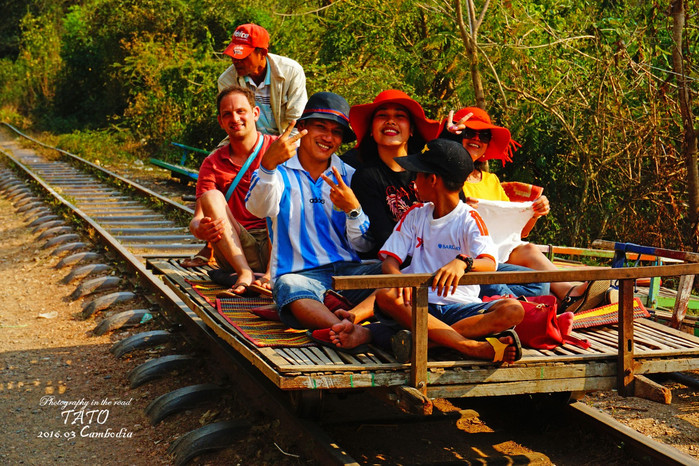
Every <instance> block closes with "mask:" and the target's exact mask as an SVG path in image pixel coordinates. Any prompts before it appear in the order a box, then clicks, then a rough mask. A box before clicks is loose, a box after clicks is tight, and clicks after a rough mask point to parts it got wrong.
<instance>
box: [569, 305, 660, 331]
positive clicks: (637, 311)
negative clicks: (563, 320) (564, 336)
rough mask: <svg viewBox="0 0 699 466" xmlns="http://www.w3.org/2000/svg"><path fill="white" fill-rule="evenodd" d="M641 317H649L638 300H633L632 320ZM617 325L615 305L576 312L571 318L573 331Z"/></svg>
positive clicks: (616, 308) (617, 313) (617, 316)
mask: <svg viewBox="0 0 699 466" xmlns="http://www.w3.org/2000/svg"><path fill="white" fill-rule="evenodd" d="M642 317H650V314H649V313H648V311H647V310H646V308H645V307H644V306H643V303H642V302H641V300H640V299H639V298H634V299H633V318H634V320H636V319H640V318H642ZM617 323H619V305H618V304H617V303H614V304H607V305H606V306H602V307H597V308H594V309H588V310H587V311H582V312H578V313H577V314H575V317H573V329H579V328H589V327H597V326H600V325H613V324H617Z"/></svg>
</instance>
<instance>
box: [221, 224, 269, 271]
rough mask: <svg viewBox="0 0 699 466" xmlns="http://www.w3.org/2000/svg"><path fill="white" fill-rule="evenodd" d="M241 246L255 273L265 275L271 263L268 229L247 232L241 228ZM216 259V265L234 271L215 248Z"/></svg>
mask: <svg viewBox="0 0 699 466" xmlns="http://www.w3.org/2000/svg"><path fill="white" fill-rule="evenodd" d="M239 238H240V245H241V246H242V247H243V253H244V254H245V260H246V261H247V262H248V265H249V266H250V268H251V269H252V271H253V272H257V273H264V272H266V271H267V264H268V263H269V236H268V235H267V229H266V228H258V229H254V230H246V229H245V228H243V227H242V226H241V227H240V236H239ZM214 257H215V258H216V263H218V266H219V267H220V268H221V269H223V270H228V271H233V266H232V265H230V264H229V263H228V261H227V260H226V258H225V257H224V256H223V254H221V253H220V252H219V251H218V248H216V247H215V246H214Z"/></svg>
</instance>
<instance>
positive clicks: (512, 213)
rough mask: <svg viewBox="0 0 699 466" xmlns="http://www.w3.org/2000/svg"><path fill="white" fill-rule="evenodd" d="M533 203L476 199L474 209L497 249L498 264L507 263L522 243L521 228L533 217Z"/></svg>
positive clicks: (523, 242)
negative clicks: (476, 202) (479, 215)
mask: <svg viewBox="0 0 699 466" xmlns="http://www.w3.org/2000/svg"><path fill="white" fill-rule="evenodd" d="M532 204H533V202H531V201H530V202H508V201H486V200H483V199H478V205H477V206H476V209H477V210H478V213H479V214H481V217H482V218H483V221H484V222H485V225H486V226H487V227H488V233H489V234H490V237H491V238H493V241H494V242H495V245H496V246H497V248H498V256H497V258H496V259H497V261H498V263H499V264H500V263H503V262H507V259H509V257H510V254H511V253H512V251H514V250H515V248H516V247H517V246H520V245H522V244H527V242H526V241H522V228H524V226H525V225H526V224H527V222H528V221H529V219H531V218H532V216H533V215H534V209H533V208H532Z"/></svg>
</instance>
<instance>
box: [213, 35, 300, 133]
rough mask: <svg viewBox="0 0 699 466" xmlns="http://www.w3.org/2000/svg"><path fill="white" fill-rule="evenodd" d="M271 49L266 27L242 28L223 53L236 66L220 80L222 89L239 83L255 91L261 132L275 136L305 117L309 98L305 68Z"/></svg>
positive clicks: (229, 68)
mask: <svg viewBox="0 0 699 466" xmlns="http://www.w3.org/2000/svg"><path fill="white" fill-rule="evenodd" d="M268 49H269V34H268V33H267V31H266V30H265V28H263V27H261V26H258V25H257V24H243V25H241V26H238V28H237V29H236V30H235V32H234V33H233V37H232V38H231V43H230V45H229V46H228V47H227V48H226V50H224V52H223V53H224V54H226V55H229V56H230V57H231V58H232V59H233V64H232V65H231V66H229V67H228V69H227V70H226V71H224V72H223V74H222V75H221V76H220V77H219V78H218V90H219V92H220V91H221V90H223V89H225V88H227V87H230V86H231V85H234V84H237V85H239V86H243V87H248V88H249V89H251V90H252V91H253V92H255V103H256V104H257V106H258V107H260V118H259V119H258V120H257V129H258V130H259V131H260V132H262V133H264V134H273V135H274V134H281V133H282V131H283V130H284V129H285V128H286V127H287V126H288V125H289V123H290V122H291V121H292V120H298V119H299V118H300V117H301V113H302V112H303V108H304V107H305V105H306V101H307V100H308V97H307V95H306V75H305V74H304V72H303V68H301V65H299V64H298V63H297V62H296V61H294V60H292V59H290V58H287V57H282V56H279V55H275V54H273V53H269V52H268Z"/></svg>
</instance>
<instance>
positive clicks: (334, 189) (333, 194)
mask: <svg viewBox="0 0 699 466" xmlns="http://www.w3.org/2000/svg"><path fill="white" fill-rule="evenodd" d="M332 170H333V174H334V175H335V179H336V180H337V184H335V183H334V182H333V180H331V179H330V178H328V177H327V176H325V174H322V175H320V176H322V177H323V180H324V181H325V182H326V183H328V184H329V185H330V200H331V201H332V203H333V204H335V206H336V207H337V208H338V209H341V210H343V211H344V212H345V213H347V212H349V211H350V210H353V209H356V208H357V207H359V206H360V205H359V201H358V200H357V196H355V195H354V191H352V188H350V187H349V186H347V185H346V184H345V182H344V181H343V180H342V176H340V172H339V171H337V168H336V167H332Z"/></svg>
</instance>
